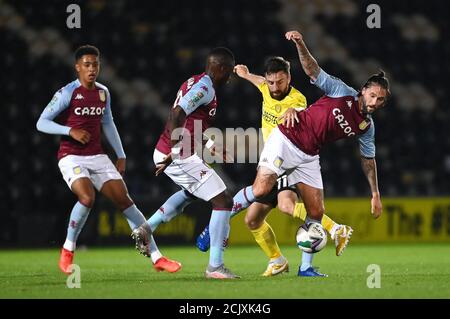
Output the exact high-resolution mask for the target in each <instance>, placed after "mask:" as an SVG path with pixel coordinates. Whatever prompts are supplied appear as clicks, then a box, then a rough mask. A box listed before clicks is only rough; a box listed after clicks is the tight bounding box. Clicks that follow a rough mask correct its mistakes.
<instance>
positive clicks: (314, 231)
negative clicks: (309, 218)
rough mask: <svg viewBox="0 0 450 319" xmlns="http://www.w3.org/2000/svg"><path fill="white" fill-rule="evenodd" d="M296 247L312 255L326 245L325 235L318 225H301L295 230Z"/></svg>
mask: <svg viewBox="0 0 450 319" xmlns="http://www.w3.org/2000/svg"><path fill="white" fill-rule="evenodd" d="M296 239H297V246H298V247H299V248H300V249H301V250H303V251H304V252H307V253H310V254H314V253H317V252H318V251H321V250H322V249H323V247H325V245H326V244H327V234H326V232H325V230H324V229H323V227H322V225H320V224H319V223H314V222H312V223H309V225H308V226H306V224H303V225H302V226H300V228H299V229H298V230H297V235H296Z"/></svg>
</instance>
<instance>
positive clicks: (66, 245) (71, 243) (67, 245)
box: [63, 239, 77, 252]
mask: <svg viewBox="0 0 450 319" xmlns="http://www.w3.org/2000/svg"><path fill="white" fill-rule="evenodd" d="M76 247H77V243H76V242H74V241H71V240H68V239H66V241H65V242H64V245H63V248H64V249H67V250H69V251H72V252H74V251H75V248H76Z"/></svg>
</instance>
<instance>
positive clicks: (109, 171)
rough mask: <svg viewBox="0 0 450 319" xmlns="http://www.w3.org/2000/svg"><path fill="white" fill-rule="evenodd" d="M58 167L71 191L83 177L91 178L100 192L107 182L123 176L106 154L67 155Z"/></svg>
mask: <svg viewBox="0 0 450 319" xmlns="http://www.w3.org/2000/svg"><path fill="white" fill-rule="evenodd" d="M58 166H59V170H60V171H61V174H62V176H63V178H64V180H65V181H66V183H67V185H68V186H69V188H70V189H72V183H73V182H74V181H76V180H77V179H79V178H82V177H87V178H89V179H90V180H91V181H92V184H93V185H94V187H95V188H96V189H97V190H98V191H100V190H101V188H102V186H103V184H104V183H105V182H107V181H109V180H111V179H122V175H120V173H119V172H118V171H117V169H116V167H115V166H114V164H113V163H112V162H111V160H110V159H109V157H108V156H107V155H105V154H99V155H89V156H80V155H67V156H65V157H63V158H61V159H60V161H59V162H58Z"/></svg>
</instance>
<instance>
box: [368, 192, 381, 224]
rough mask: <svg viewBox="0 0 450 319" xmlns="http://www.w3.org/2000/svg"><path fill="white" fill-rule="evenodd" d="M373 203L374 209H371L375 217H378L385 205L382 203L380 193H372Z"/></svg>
mask: <svg viewBox="0 0 450 319" xmlns="http://www.w3.org/2000/svg"><path fill="white" fill-rule="evenodd" d="M371 204H372V211H371V213H372V216H373V218H375V219H377V218H378V217H380V216H381V212H382V210H383V205H382V204H381V198H380V194H379V193H373V194H372V200H371Z"/></svg>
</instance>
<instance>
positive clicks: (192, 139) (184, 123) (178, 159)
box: [132, 47, 239, 279]
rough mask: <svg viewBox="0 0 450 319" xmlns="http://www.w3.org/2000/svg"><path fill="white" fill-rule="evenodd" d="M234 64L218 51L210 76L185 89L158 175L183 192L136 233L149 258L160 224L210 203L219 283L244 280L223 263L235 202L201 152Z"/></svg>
mask: <svg viewBox="0 0 450 319" xmlns="http://www.w3.org/2000/svg"><path fill="white" fill-rule="evenodd" d="M234 64H235V62H234V56H233V53H232V52H231V51H230V50H228V49H227V48H223V47H219V48H215V49H213V50H212V51H211V52H210V53H209V54H208V57H207V60H206V69H205V72H203V73H201V74H198V75H193V76H192V77H190V78H189V79H188V80H187V81H186V82H184V83H183V84H182V85H181V87H180V89H179V91H178V94H177V97H176V99H175V102H174V104H173V107H172V109H171V111H170V114H169V118H168V120H167V123H166V126H165V128H164V131H163V132H162V134H161V136H160V138H159V141H158V143H157V145H156V149H155V151H154V153H153V159H154V162H155V164H156V168H157V171H156V175H159V174H160V173H161V172H163V171H164V173H165V174H166V175H167V176H169V177H170V178H171V179H172V180H173V181H174V182H175V183H176V184H177V185H178V186H180V187H181V190H180V191H178V192H177V193H175V194H173V195H172V196H171V197H170V198H169V199H167V201H166V202H165V203H164V204H163V205H162V206H161V207H160V208H159V209H158V210H157V211H156V212H155V213H154V214H153V215H152V216H151V218H150V219H149V220H148V221H147V222H145V223H143V224H142V225H141V226H139V227H138V228H137V229H135V230H134V231H133V233H132V236H133V237H134V239H135V240H136V248H138V250H139V251H140V252H141V253H142V254H146V253H147V249H146V246H147V245H148V241H149V240H148V238H149V237H150V235H151V234H152V232H153V231H155V229H156V228H157V227H158V225H159V224H161V223H162V222H169V221H170V220H171V219H172V218H173V217H174V216H176V215H178V214H179V213H181V212H182V211H183V209H184V207H186V206H187V205H188V204H189V203H190V202H192V201H193V200H195V199H197V198H199V199H202V200H204V201H207V202H210V203H211V204H212V208H213V209H212V213H211V219H210V222H209V229H210V233H211V250H210V257H209V264H208V266H207V268H206V271H205V276H206V278H214V279H235V278H239V276H237V275H235V274H234V273H232V272H231V271H230V270H229V269H228V268H226V267H225V265H224V261H223V254H224V249H225V247H226V241H227V238H228V233H229V227H230V225H229V222H230V213H231V209H232V207H233V199H232V197H231V196H230V195H228V194H227V192H226V186H225V184H224V182H223V181H222V179H221V178H220V177H219V175H217V173H216V172H215V171H214V170H213V169H211V168H210V167H209V166H208V165H206V164H205V163H204V162H203V160H202V159H201V158H200V157H199V155H198V154H197V153H196V152H195V149H196V148H197V146H203V132H204V131H205V130H206V129H207V128H208V127H210V125H211V123H212V121H213V119H214V116H215V114H216V109H217V99H216V93H215V92H216V89H218V88H219V87H221V86H223V85H224V84H225V83H227V81H228V79H229V77H230V75H231V74H232V72H233V68H234ZM196 125H199V128H200V130H199V132H201V133H200V134H199V136H195V134H194V133H195V132H196V131H197V130H196V129H194V127H195V126H196Z"/></svg>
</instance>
